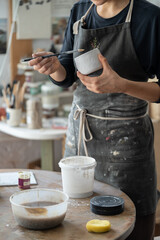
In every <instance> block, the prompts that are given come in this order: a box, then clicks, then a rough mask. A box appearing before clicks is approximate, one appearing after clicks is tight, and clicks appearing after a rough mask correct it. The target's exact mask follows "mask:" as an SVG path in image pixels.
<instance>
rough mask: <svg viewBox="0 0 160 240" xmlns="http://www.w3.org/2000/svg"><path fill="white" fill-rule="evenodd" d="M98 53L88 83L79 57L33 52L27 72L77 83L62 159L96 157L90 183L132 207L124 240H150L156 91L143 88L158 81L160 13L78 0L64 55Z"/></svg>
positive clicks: (116, 1) (124, 0) (111, 1)
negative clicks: (151, 110)
mask: <svg viewBox="0 0 160 240" xmlns="http://www.w3.org/2000/svg"><path fill="white" fill-rule="evenodd" d="M79 20H80V21H79ZM95 47H98V48H99V49H100V52H101V54H102V55H101V54H100V55H99V60H100V62H101V64H102V66H103V71H102V72H96V73H94V74H92V75H91V76H84V75H82V74H81V73H80V72H75V67H74V63H73V62H74V58H75V57H76V56H78V55H79V54H80V53H75V54H74V55H73V56H69V55H65V56H64V55H62V56H61V57H59V59H58V58H56V57H53V58H48V59H42V58H41V57H40V56H41V55H46V54H48V53H46V52H44V53H38V54H34V55H33V57H38V56H39V57H38V58H36V59H34V60H32V61H30V65H31V66H34V69H35V70H38V71H39V72H40V73H43V74H46V75H50V79H51V80H52V82H53V83H55V84H57V85H59V86H63V87H69V86H71V85H72V84H73V82H74V81H76V83H77V88H76V90H75V92H74V99H73V104H72V110H71V113H70V116H69V126H68V133H67V140H66V151H65V156H71V155H77V154H80V155H85V154H86V155H89V156H92V157H94V158H95V159H96V161H97V167H96V173H95V178H96V179H97V180H99V181H103V182H106V183H108V184H111V185H113V186H115V187H118V188H120V189H121V190H122V191H124V192H125V193H126V194H128V196H129V197H130V198H131V199H132V200H133V202H134V204H135V206H136V214H137V218H136V225H135V228H134V230H133V232H132V234H131V235H130V236H129V237H128V238H127V239H134V240H151V239H153V232H154V218H155V211H156V203H157V191H156V171H155V159H154V150H153V138H154V136H153V126H152V123H151V120H150V118H149V116H148V115H147V107H148V102H159V99H160V88H159V85H158V84H157V83H155V82H147V81H148V78H153V77H154V76H155V75H156V76H157V78H158V79H159V77H160V60H159V56H160V9H159V8H158V7H156V6H154V5H152V4H150V3H148V2H147V1H146V0H131V1H129V0H92V1H90V0H81V1H79V2H78V3H76V4H75V5H74V7H73V9H72V11H71V15H70V19H69V22H68V27H67V29H66V33H65V40H64V44H63V48H62V51H65V50H71V49H73V48H74V49H79V48H80V49H85V51H89V50H91V49H93V48H95ZM79 126H80V128H79ZM79 129H80V130H79ZM83 130H84V131H83Z"/></svg>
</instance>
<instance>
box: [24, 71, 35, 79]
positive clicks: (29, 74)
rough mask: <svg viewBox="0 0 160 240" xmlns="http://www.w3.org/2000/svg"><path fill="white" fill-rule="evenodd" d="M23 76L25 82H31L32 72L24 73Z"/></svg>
mask: <svg viewBox="0 0 160 240" xmlns="http://www.w3.org/2000/svg"><path fill="white" fill-rule="evenodd" d="M24 76H25V81H26V82H33V71H25V73H24Z"/></svg>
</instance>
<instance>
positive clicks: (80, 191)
mask: <svg viewBox="0 0 160 240" xmlns="http://www.w3.org/2000/svg"><path fill="white" fill-rule="evenodd" d="M59 167H60V168H61V173H62V184H63V191H64V192H65V193H67V194H68V196H69V197H71V198H86V197H89V196H91V195H92V194H93V185H94V172H95V167H96V161H95V159H94V158H91V157H86V156H72V157H67V158H63V159H62V160H61V161H60V162H59Z"/></svg>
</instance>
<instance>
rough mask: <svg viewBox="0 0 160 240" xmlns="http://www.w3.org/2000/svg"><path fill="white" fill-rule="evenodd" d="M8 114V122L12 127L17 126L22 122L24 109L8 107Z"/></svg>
mask: <svg viewBox="0 0 160 240" xmlns="http://www.w3.org/2000/svg"><path fill="white" fill-rule="evenodd" d="M6 116H7V124H8V125H9V126H11V127H17V126H19V125H20V123H21V119H22V109H21V108H19V109H17V108H7V110H6Z"/></svg>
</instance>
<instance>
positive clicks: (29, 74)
mask: <svg viewBox="0 0 160 240" xmlns="http://www.w3.org/2000/svg"><path fill="white" fill-rule="evenodd" d="M24 75H25V76H28V77H30V76H33V71H25V73H24Z"/></svg>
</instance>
